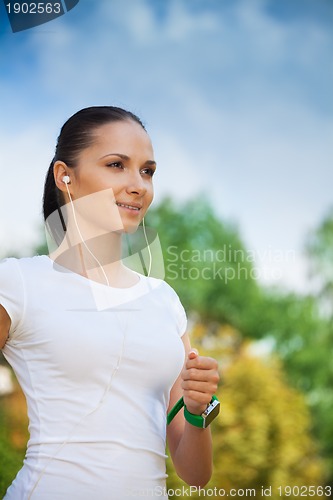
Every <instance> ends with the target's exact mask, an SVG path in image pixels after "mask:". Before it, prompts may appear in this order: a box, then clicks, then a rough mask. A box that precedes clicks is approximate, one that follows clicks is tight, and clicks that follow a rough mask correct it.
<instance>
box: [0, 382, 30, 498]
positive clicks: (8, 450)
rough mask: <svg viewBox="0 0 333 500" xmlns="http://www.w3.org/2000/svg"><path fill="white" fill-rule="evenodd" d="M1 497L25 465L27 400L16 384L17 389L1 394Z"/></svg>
mask: <svg viewBox="0 0 333 500" xmlns="http://www.w3.org/2000/svg"><path fill="white" fill-rule="evenodd" d="M0 402H1V405H0V498H3V496H4V494H5V492H6V490H7V488H8V486H9V485H10V483H11V482H12V481H13V479H14V478H15V476H16V474H17V472H18V470H19V469H20V468H21V467H22V465H23V458H24V455H25V449H26V443H27V440H28V418H27V409H26V402H25V398H24V396H23V393H22V391H21V389H20V388H19V387H18V385H17V384H16V389H15V391H14V392H13V393H12V394H10V395H7V396H0Z"/></svg>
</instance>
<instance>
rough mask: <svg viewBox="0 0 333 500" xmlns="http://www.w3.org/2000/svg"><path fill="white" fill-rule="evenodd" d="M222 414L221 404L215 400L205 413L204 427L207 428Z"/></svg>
mask: <svg viewBox="0 0 333 500" xmlns="http://www.w3.org/2000/svg"><path fill="white" fill-rule="evenodd" d="M219 413H220V402H219V401H218V400H217V399H215V400H214V401H212V402H211V403H210V405H209V406H208V408H206V410H205V411H204V412H203V414H202V417H203V424H204V425H203V427H204V428H206V427H208V426H209V424H210V423H211V422H212V421H213V420H214V418H215V417H217V415H218V414H219Z"/></svg>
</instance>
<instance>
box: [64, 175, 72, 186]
mask: <svg viewBox="0 0 333 500" xmlns="http://www.w3.org/2000/svg"><path fill="white" fill-rule="evenodd" d="M62 182H64V183H65V184H69V183H70V182H71V180H70V178H69V175H64V177H63V178H62Z"/></svg>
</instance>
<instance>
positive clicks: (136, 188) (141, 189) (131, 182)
mask: <svg viewBox="0 0 333 500" xmlns="http://www.w3.org/2000/svg"><path fill="white" fill-rule="evenodd" d="M126 191H127V192H128V193H132V194H138V195H140V196H142V195H144V194H145V192H146V191H147V189H146V187H145V182H144V179H143V178H142V176H141V174H140V172H138V173H136V172H135V173H131V174H129V177H128V179H127V186H126Z"/></svg>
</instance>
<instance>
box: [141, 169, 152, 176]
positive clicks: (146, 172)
mask: <svg viewBox="0 0 333 500" xmlns="http://www.w3.org/2000/svg"><path fill="white" fill-rule="evenodd" d="M141 173H142V174H144V175H149V177H153V175H154V173H155V169H154V168H144V169H143V170H141Z"/></svg>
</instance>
